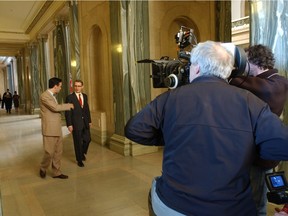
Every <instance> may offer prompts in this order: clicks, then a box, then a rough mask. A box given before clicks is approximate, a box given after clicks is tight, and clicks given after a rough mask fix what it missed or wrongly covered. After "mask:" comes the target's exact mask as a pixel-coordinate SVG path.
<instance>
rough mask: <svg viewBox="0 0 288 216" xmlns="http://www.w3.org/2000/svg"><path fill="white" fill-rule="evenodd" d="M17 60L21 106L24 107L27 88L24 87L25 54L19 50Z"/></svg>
mask: <svg viewBox="0 0 288 216" xmlns="http://www.w3.org/2000/svg"><path fill="white" fill-rule="evenodd" d="M16 61H17V77H18V94H19V96H20V108H24V106H25V104H24V103H25V95H26V94H25V89H24V80H25V77H24V67H23V66H24V62H23V54H22V52H20V51H19V53H18V55H17V56H16Z"/></svg>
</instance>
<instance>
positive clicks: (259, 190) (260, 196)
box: [250, 166, 272, 216]
mask: <svg viewBox="0 0 288 216" xmlns="http://www.w3.org/2000/svg"><path fill="white" fill-rule="evenodd" d="M271 172H272V170H265V169H263V168H260V167H257V166H252V167H251V170H250V180H251V187H252V193H253V199H254V202H255V204H256V208H257V216H266V214H267V210H266V208H267V202H268V201H267V196H266V194H267V191H268V189H267V186H266V183H265V174H266V173H271Z"/></svg>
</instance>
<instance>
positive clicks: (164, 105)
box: [125, 41, 288, 216]
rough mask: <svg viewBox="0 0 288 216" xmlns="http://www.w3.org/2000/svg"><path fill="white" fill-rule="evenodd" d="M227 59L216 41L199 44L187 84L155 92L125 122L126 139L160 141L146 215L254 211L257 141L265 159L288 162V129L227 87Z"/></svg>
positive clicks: (256, 101)
mask: <svg viewBox="0 0 288 216" xmlns="http://www.w3.org/2000/svg"><path fill="white" fill-rule="evenodd" d="M233 63H234V57H233V55H232V54H231V53H230V52H229V51H227V50H226V49H225V48H224V47H223V46H221V44H220V43H217V42H212V41H207V42H204V43H199V44H198V45H197V46H196V47H195V48H193V49H192V52H191V66H190V81H191V84H188V85H184V86H181V87H179V88H177V89H174V90H170V91H168V92H165V93H163V94H161V95H160V96H158V97H157V98H156V99H154V100H153V101H152V102H151V103H149V104H148V105H147V106H146V107H144V108H143V109H142V110H141V111H140V112H139V113H137V114H136V115H135V116H134V117H132V118H131V119H130V120H129V121H128V122H127V124H126V126H125V135H126V137H127V138H129V139H131V140H132V141H134V142H137V143H140V144H143V145H164V152H163V165H162V175H161V176H160V177H157V178H155V179H154V180H153V182H152V187H151V203H152V207H151V204H150V208H149V209H150V215H155V214H156V215H157V216H167V215H205V216H210V215H211V216H212V215H213V216H214V215H215V214H216V215H225V216H229V215H231V216H234V215H237V216H247V215H249V216H255V215H256V207H255V204H254V202H253V197H252V191H251V187H250V179H249V170H250V167H251V165H252V163H253V161H254V155H255V151H256V146H258V147H259V155H260V156H261V158H263V159H267V160H288V128H287V127H285V126H284V125H283V124H282V122H281V121H280V119H279V118H278V116H277V115H275V114H273V113H272V112H271V111H270V108H269V106H268V105H267V104H266V103H264V102H263V101H262V100H260V99H259V98H258V97H256V96H255V95H253V94H252V93H250V92H248V91H246V90H243V89H241V88H237V87H235V86H231V85H229V83H228V82H227V78H228V77H229V76H230V74H231V71H232V69H233ZM149 203H150V202H149Z"/></svg>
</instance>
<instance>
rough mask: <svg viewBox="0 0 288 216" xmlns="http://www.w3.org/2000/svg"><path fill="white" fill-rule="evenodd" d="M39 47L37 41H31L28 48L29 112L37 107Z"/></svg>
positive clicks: (32, 111)
mask: <svg viewBox="0 0 288 216" xmlns="http://www.w3.org/2000/svg"><path fill="white" fill-rule="evenodd" d="M38 51H39V47H38V43H33V44H32V46H31V49H30V69H31V87H32V88H31V89H30V91H31V111H30V112H31V113H33V114H34V113H35V112H36V110H38V109H39V97H40V76H39V74H40V71H39V59H38V57H39V55H38Z"/></svg>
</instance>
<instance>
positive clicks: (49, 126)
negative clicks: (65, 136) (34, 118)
mask: <svg viewBox="0 0 288 216" xmlns="http://www.w3.org/2000/svg"><path fill="white" fill-rule="evenodd" d="M40 110H41V126H42V135H43V136H62V129H61V127H62V124H61V111H65V110H70V105H69V104H58V103H57V102H56V100H55V98H54V97H53V96H52V95H51V94H50V92H49V91H48V90H46V91H45V92H43V93H42V94H41V96H40Z"/></svg>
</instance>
